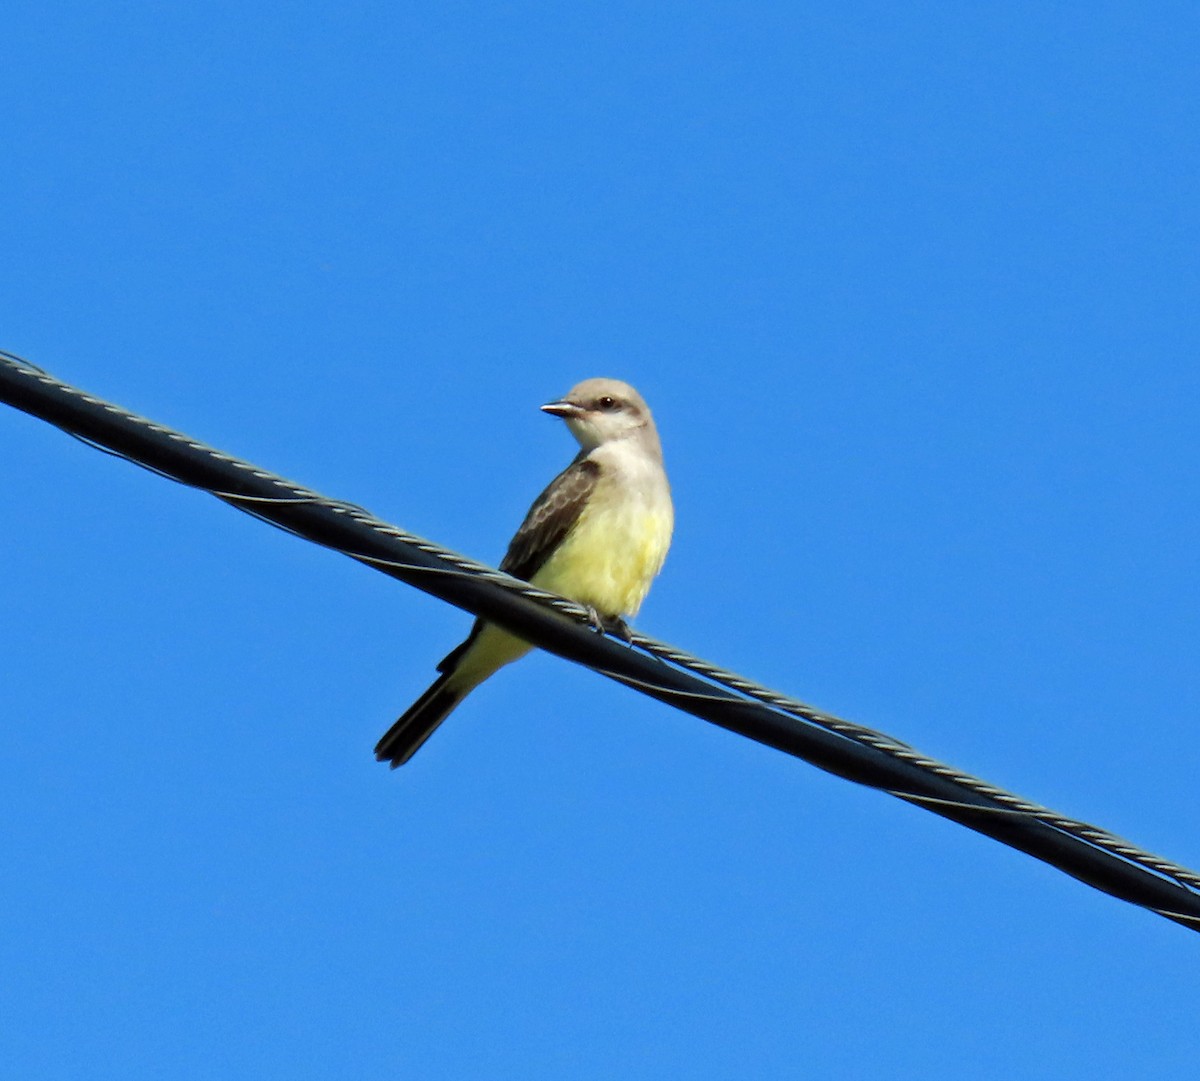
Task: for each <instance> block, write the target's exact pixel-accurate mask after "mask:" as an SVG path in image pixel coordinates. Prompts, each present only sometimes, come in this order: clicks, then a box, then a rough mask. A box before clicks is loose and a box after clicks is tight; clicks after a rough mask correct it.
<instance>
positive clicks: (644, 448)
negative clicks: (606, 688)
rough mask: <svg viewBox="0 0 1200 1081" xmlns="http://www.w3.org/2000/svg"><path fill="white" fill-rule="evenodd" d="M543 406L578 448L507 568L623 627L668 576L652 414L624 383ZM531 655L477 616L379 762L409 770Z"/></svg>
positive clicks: (669, 512) (597, 384)
mask: <svg viewBox="0 0 1200 1081" xmlns="http://www.w3.org/2000/svg"><path fill="white" fill-rule="evenodd" d="M541 408H542V411H543V412H545V413H548V414H550V415H551V416H554V417H559V418H561V419H562V420H563V421H564V422H565V423H566V426H567V428H568V429H569V430H570V432H571V434H572V435H573V436H574V437H575V439H576V440H577V441H578V443H579V453H578V454H577V455H576V456H575V458H574V460H573V461H572V462H571V464H570V465H568V466H567V468H566V469H564V470H563V471H562V472H561V473H559V474H558V476H557V477H555V478H554V480H552V481H551V482H550V484H549V485H548V486H547V487H546V489H545V491H543V492H542V494H541V495H539V496H538V497H537V499H535V500H534V502H533V505H532V506H531V507H530V508H529V512H528V514H526V515H525V520H524V521H523V522H522V523H521V527H520V528H519V529H518V530H517V532H516V534H515V535H514V536H513V538H512V541H511V542H510V543H509V546H508V550H507V552H506V553H505V556H504V559H503V560H502V561H501V563H500V569H501V570H502V571H505V572H507V573H508V574H511V575H512V576H513V577H515V578H522V579H524V580H525V581H527V582H529V583H530V584H531V585H533V586H536V587H537V588H538V589H541V590H544V591H546V592H547V593H557V594H559V595H560V596H563V597H567V598H568V599H570V600H573V601H576V602H578V603H579V604H581V605H584V606H585V607H587V608H588V609H589V612H590V614H591V616H592V622H593V624H594V625H595V626H597V628H598V629H601V630H605V629H616V630H618V631H625V630H626V625H625V623H624V620H625V618H626V617H628V618H632V617H633V616H635V615H637V612H638V610H639V609H640V608H641V605H642V601H644V600H645V598H646V594H647V592H648V591H649V589H650V584H651V582H652V581H653V580H654V578H655V576H656V575H657V574H658V572H659V571H660V570H661V569H662V565H663V561H664V560H665V559H666V557H667V549H668V548H669V547H670V544H671V534H672V531H673V529H674V524H675V512H674V506H673V504H672V502H671V488H670V485H669V484H668V482H667V474H666V470H665V469H664V467H663V457H662V445H661V443H660V442H659V438H658V430H657V428H655V425H654V418H653V417H652V416H651V414H650V409H649V407H648V406H647V405H646V403H645V401H644V400H643V399H642V396H641V395H640V394H638V392H637V391H636V390H634V389H633V387H631V386H630V385H629V384H628V383H623V382H621V381H620V380H618V379H586V380H584V381H583V382H582V383H579V384H578V385H577V386H575V387H573V388H572V389H571V390H570V391H569V392H568V393H567V394H566V395H565V396H564V397H562V398H560V399H558V400H557V401H552V402H547V403H546V404H545V405H543V406H542V407H541ZM532 648H533V647H532V646H531V645H530V644H529V643H528V642H526V641H524V640H523V639H521V638H519V637H517V636H516V635H514V634H512V633H510V632H509V631H506V630H504V629H503V628H502V627H499V626H497V625H496V624H495V623H489V622H487V621H486V620H484V619H482V618H481V619H477V620H476V621H475V624H474V626H473V627H472V628H471V633H470V634H469V635H468V636H467V638H466V640H465V641H464V642H462V643H461V644H460V645H459V646H458V647H457V648H456V649H454V650H452V651H451V652H450V653H449V654H448V655H447V656H446V657H445V658H444V659H443V660H442V662H441V663H440V664H439V665H438V666H437V671H438V673H439V675H438V677H437V679H436V680H434V682H433V684H432V685H431V686H430V687H429V689H428V690H427V691H426V692H425V693H424V694H423V695H421V697H420V698H418V699H417V700H416V702H414V703H413V704H412V705H411V706H410V707H409V708H408V709H407V710H406V711H405V712H404V713H403V714H402V715H401V717H400V718H399V720H397V721H396V723H395V724H393V725H392V727H391V728H389V729H388V730H387V732H386V733H385V734H384V736H383V738H382V739H380V741H379V743H378V744H377V745H376V747H375V758H376V759H377V760H378V761H380V762H388V763H390V764H391V767H392V769H396V768H397V767H398V766H402V765H404V763H405V762H407V761H408V760H409V759H410V758H412V756H413V755H414V754H416V752H417V751H418V750H419V749H420V747H421V745H422V744H423V743H424V742H425V741H426V740H427V739H428V738H429V737H430V735H432V734H433V732H434V730H435V729H436V728H437V727H438V725H440V724H441V723H442V721H444V720H445V719H446V717H447V716H449V715H450V713H451V712H452V711H453V710H454V708H455V707H456V706H458V705H459V703H460V702H462V700H463V699H464V698H465V697H466V696H467V695H468V694H469V693H470V692H471V691H472V690H474V689H475V688H476V687H477V686H479V684H481V683H482V682H483V681H484V680H485V679H487V678H488V677H489V676H491V675H492V674H493V673H495V672H496V671H498V670H499V669H500V668H502V667H504V665H506V664H509V663H511V662H512V661H515V660H517V659H519V658H520V657H523V656H524V655H525V654H526V653H528V652H529V651H530V649H532Z"/></svg>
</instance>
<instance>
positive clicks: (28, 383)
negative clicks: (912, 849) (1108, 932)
mask: <svg viewBox="0 0 1200 1081" xmlns="http://www.w3.org/2000/svg"><path fill="white" fill-rule="evenodd" d="M0 401H4V402H6V403H7V404H9V405H12V406H14V407H15V408H17V409H20V410H22V411H24V412H26V413H29V414H31V415H32V416H36V417H39V418H41V419H43V420H45V421H47V422H49V423H51V424H53V425H55V426H56V427H59V428H61V429H62V430H63V431H65V432H67V433H69V434H70V435H73V436H75V437H76V438H79V439H82V440H83V441H84V442H87V443H88V444H90V445H92V446H95V447H97V448H98V449H101V450H104V451H106V452H108V453H111V454H115V455H118V456H119V457H122V458H126V459H128V460H129V461H132V462H135V463H136V464H138V465H141V466H144V467H145V468H147V469H149V470H150V471H151V472H154V473H157V474H159V475H160V476H165V477H168V478H170V479H173V480H176V481H178V482H180V483H182V484H187V485H190V486H192V487H195V488H199V489H202V490H204V491H207V492H209V493H211V494H212V495H215V496H216V497H217V498H219V499H221V500H223V501H225V502H226V503H229V504H230V505H232V506H234V507H237V508H238V509H239V510H242V511H245V512H246V513H249V514H251V515H253V516H254V517H256V518H259V519H261V520H262V521H264V522H268V523H270V524H271V525H275V526H278V527H279V528H281V529H284V530H285V531H287V532H290V533H294V534H295V535H297V536H299V537H303V538H304V539H306V540H310V541H313V542H314V543H317V544H321V545H324V546H325V547H328V548H333V549H334V550H336V551H339V552H341V553H343V554H345V555H348V556H350V557H351V558H352V559H357V560H358V561H360V562H362V563H365V564H367V565H368V566H372V567H374V568H375V569H376V570H379V571H381V572H383V573H385V574H388V575H390V576H391V577H393V578H397V579H399V580H401V581H404V582H407V583H408V584H410V585H413V586H416V587H417V588H418V589H422V590H424V591H425V592H427V593H430V594H432V595H434V596H436V597H439V598H441V599H442V600H445V601H447V602H448V603H450V604H454V605H456V606H457V607H459V608H463V609H466V610H467V611H470V612H473V613H475V614H476V615H481V616H484V617H485V618H487V619H489V620H494V621H495V622H496V623H498V624H500V625H501V626H503V627H505V628H506V629H508V630H511V631H513V632H514V633H516V634H519V635H520V636H521V637H522V638H525V639H526V640H528V641H529V642H532V643H533V644H534V645H536V646H539V647H541V648H542V649H545V650H547V651H548V652H551V653H555V654H557V655H559V656H561V657H565V658H567V659H568V660H573V661H576V662H577V663H579V664H584V665H587V666H588V667H590V668H592V669H593V670H595V671H597V672H599V673H601V674H602V675H606V676H608V677H609V678H611V679H615V680H618V681H620V682H622V683H625V684H626V685H627V686H630V687H632V688H634V689H636V690H639V691H641V692H642V693H644V694H648V695H650V696H651V697H653V698H656V699H658V700H659V701H662V702H665V703H667V704H668V705H672V706H675V707H676V708H678V709H681V710H684V711H686V712H688V713H691V714H693V715H695V716H698V717H701V718H703V719H704V720H707V721H710V722H711V723H713V724H716V725H719V726H720V727H722V728H726V729H728V730H729V731H733V732H737V733H739V734H740V735H743V736H747V737H749V738H750V739H754V740H757V741H758V742H760V743H764V744H766V745H768V746H771V747H775V748H776V749H778V750H781V751H785V752H787V753H788V754H791V755H794V756H796V757H798V758H802V759H804V760H806V761H808V762H810V763H812V764H813V765H815V766H818V767H819V768H821V769H824V770H826V771H828V772H830V773H834V774H837V775H838V776H841V777H845V778H846V779H848V780H852V781H855V782H857V783H859V784H864V785H868V786H870V787H873V788H878V789H881V790H883V791H885V792H888V793H890V794H891V795H894V796H896V797H898V798H900V799H903V800H905V801H907V802H909V803H914V804H917V805H918V806H922V807H924V808H925V809H927V810H929V811H932V812H933V813H935V814H938V815H941V816H942V817H944V818H948V819H951V820H952V821H955V822H958V823H960V824H961V825H964V826H966V827H968V828H969V829H972V830H975V831H976V832H978V833H983V834H986V835H988V836H990V837H993V838H995V839H996V840H998V841H1001V842H1002V843H1004V844H1007V845H1010V846H1011V847H1013V848H1016V849H1019V850H1021V851H1023V852H1027V853H1029V854H1030V855H1032V856H1035V857H1036V858H1037V859H1040V860H1043V861H1044V862H1046V863H1049V864H1051V865H1052V866H1054V867H1057V868H1059V869H1060V870H1062V871H1064V872H1065V873H1067V874H1069V875H1071V876H1073V877H1075V878H1078V879H1079V880H1081V881H1083V882H1086V883H1087V884H1089V885H1091V886H1094V887H1095V888H1097V889H1100V890H1103V891H1104V892H1106V893H1109V894H1111V895H1113V896H1115V897H1118V898H1121V899H1122V900H1125V901H1128V902H1130V903H1131V904H1136V905H1140V906H1141V907H1143V908H1147V909H1149V910H1151V911H1153V912H1156V913H1158V914H1159V915H1161V916H1164V917H1165V918H1167V919H1170V920H1174V921H1175V922H1177V923H1180V924H1183V925H1184V926H1187V927H1191V928H1192V929H1193V930H1200V875H1197V874H1196V873H1195V872H1194V871H1190V870H1188V869H1187V868H1185V867H1181V866H1179V865H1178V864H1175V863H1172V862H1171V861H1169V860H1166V859H1163V858H1162V857H1159V856H1155V855H1153V854H1151V853H1148V852H1145V851H1143V850H1142V849H1140V848H1138V847H1137V846H1135V845H1133V844H1131V843H1130V842H1128V841H1124V840H1122V839H1121V838H1119V837H1115V836H1114V835H1112V834H1110V833H1108V832H1106V831H1104V830H1101V829H1098V828H1097V827H1095V826H1091V825H1088V824H1087V823H1084V822H1079V821H1077V820H1075V819H1072V818H1068V817H1066V816H1063V815H1059V814H1057V813H1056V812H1054V811H1051V810H1049V809H1048V808H1045V807H1040V806H1038V805H1037V804H1034V803H1030V802H1028V801H1026V800H1023V799H1021V798H1020V797H1018V796H1014V795H1012V794H1011V793H1008V792H1005V791H1004V790H1003V789H1000V788H997V787H995V786H993V785H990V784H988V783H987V782H985V781H981V780H979V779H978V778H976V777H972V776H971V775H970V774H966V773H963V772H961V771H959V770H956V769H954V768H953V767H950V766H947V765H945V764H944V763H940V762H937V761H936V760H934V759H931V758H928V757H926V756H924V755H922V754H920V752H918V751H916V750H914V749H913V748H911V747H908V746H907V745H906V744H903V743H901V742H899V741H898V740H895V739H893V738H891V737H890V736H886V735H884V734H882V733H879V732H875V731H873V730H872V729H869V728H865V727H863V726H861V725H857V724H853V723H852V722H850V721H845V720H843V719H841V718H838V717H834V716H832V715H831V714H827V713H822V712H820V711H818V710H815V709H813V708H812V707H811V706H808V705H805V704H804V703H802V702H798V701H796V700H795V699H792V698H789V697H787V696H786V695H781V694H778V693H777V692H774V691H771V690H768V689H767V688H765V687H761V686H759V685H758V684H755V683H753V682H751V681H750V680H747V679H745V678H744V677H741V676H738V675H736V674H735V673H732V672H727V671H725V670H724V669H721V668H719V667H717V666H715V665H712V664H709V663H708V662H706V661H702V660H699V659H698V658H695V657H693V656H691V655H690V654H687V653H685V652H683V651H682V650H677V649H675V648H674V647H671V646H668V645H666V644H665V643H661V642H657V641H655V640H654V639H651V638H648V637H646V636H645V635H641V634H637V633H634V634H633V636H632V644H633V645H635V646H636V647H638V649H640V650H642V651H644V652H638V650H635V649H631V648H630V647H629V645H627V644H625V643H624V642H618V641H616V640H614V639H611V638H607V637H605V636H603V635H600V634H597V633H596V632H595V631H594V630H592V629H591V628H590V627H589V626H588V625H587V612H586V611H585V610H584V609H582V608H581V607H580V606H579V605H577V604H574V603H573V602H571V601H567V600H565V599H563V598H561V597H554V596H551V595H549V594H546V593H542V592H541V591H539V590H536V589H534V588H533V587H531V586H529V585H528V584H527V583H525V582H520V581H518V580H516V579H513V578H510V577H509V576H508V575H505V574H501V573H500V572H499V571H496V570H493V569H491V568H489V567H486V566H484V565H483V564H480V563H476V562H474V561H473V560H470V559H467V558H466V557H464V556H460V555H458V554H456V553H454V552H450V551H449V550H447V549H445V548H442V547H441V546H439V545H436V544H433V543H432V542H430V541H427V540H424V539H422V538H420V537H417V536H415V535H414V534H411V533H408V532H406V531H404V530H401V529H398V528H397V527H396V526H392V525H389V524H388V523H386V522H382V521H380V520H379V519H377V518H375V517H373V516H372V515H371V514H370V513H369V512H367V511H365V510H363V509H362V508H361V507H357V506H355V505H354V504H350V503H343V502H339V501H336V500H330V499H327V498H325V497H324V496H321V495H319V494H318V493H316V492H312V491H310V490H308V489H306V488H303V487H301V486H299V485H296V484H293V483H292V482H290V481H286V480H284V479H283V478H282V477H279V476H276V475H275V474H273V473H270V472H267V471H266V470H263V469H259V468H258V467H256V466H253V465H251V464H250V463H248V462H244V461H241V460H239V459H237V458H233V457H231V456H229V455H227V454H224V453H222V452H220V451H217V450H214V449H213V448H211V447H207V446H205V445H204V444H202V443H198V442H196V441H195V440H192V439H189V438H188V437H187V436H185V435H182V434H181V433H179V432H176V431H174V430H172V429H170V428H166V427H164V426H162V425H159V424H156V423H154V422H153V421H150V420H147V419H145V418H143V417H138V416H136V415H134V414H132V413H129V412H128V411H126V410H124V409H122V408H120V407H119V406H116V405H113V404H112V403H110V402H106V401H104V400H103V399H100V398H95V397H93V396H91V395H88V394H86V393H85V392H83V391H81V390H79V389H78V388H76V387H72V386H70V385H69V384H66V383H62V382H60V381H59V380H57V379H55V378H53V377H52V376H50V375H48V374H47V373H46V372H44V371H42V370H41V369H39V368H36V367H35V366H33V365H30V364H28V362H26V361H23V360H21V358H19V357H16V356H14V355H13V354H10V353H5V352H3V351H2V350H0Z"/></svg>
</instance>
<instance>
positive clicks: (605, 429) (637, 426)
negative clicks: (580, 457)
mask: <svg viewBox="0 0 1200 1081" xmlns="http://www.w3.org/2000/svg"><path fill="white" fill-rule="evenodd" d="M542 411H543V412H546V413H550V414H551V415H553V416H556V417H562V419H563V420H565V421H566V422H567V427H568V428H570V429H571V434H572V435H573V436H574V437H575V438H576V439H578V440H579V444H580V446H582V447H583V449H584V450H591V449H592V448H593V447H598V446H600V444H601V443H609V442H612V441H613V440H614V439H626V438H629V437H630V436H633V435H636V434H637V433H638V432H641V431H643V430H645V429H650V431H653V429H654V422H653V421H652V420H651V418H650V410H649V408H648V407H647V405H646V403H645V402H644V401H642V396H641V395H640V394H639V393H638V392H637V391H636V390H634V389H633V387H631V386H630V385H629V384H628V383H622V382H621V381H620V380H619V379H585V380H584V381H583V382H582V383H580V384H579V385H578V386H575V387H572V388H571V390H570V392H569V393H568V394H567V395H566V397H565V398H560V399H559V400H558V401H556V402H547V403H546V404H545V405H543V406H542Z"/></svg>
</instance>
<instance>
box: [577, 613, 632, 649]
mask: <svg viewBox="0 0 1200 1081" xmlns="http://www.w3.org/2000/svg"><path fill="white" fill-rule="evenodd" d="M587 613H588V614H587V620H588V624H589V625H590V626H591V628H592V630H594V631H598V632H599V633H600V634H611V635H612V636H613V637H614V638H620V639H621V641H622V642H624V643H625V644H626V645H632V644H633V631H631V630H630V629H629V624H628V623H626V622H625V620H623V619H622V618H621V617H620V616H602V615H601V614H600V613H599V612H598V611H596V609H595V608H594V607H593V606H592V605H590V604H589V605H588V610H587Z"/></svg>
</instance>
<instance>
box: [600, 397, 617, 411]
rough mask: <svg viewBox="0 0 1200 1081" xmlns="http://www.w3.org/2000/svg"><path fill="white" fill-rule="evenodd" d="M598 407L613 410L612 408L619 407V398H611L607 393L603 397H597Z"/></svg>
mask: <svg viewBox="0 0 1200 1081" xmlns="http://www.w3.org/2000/svg"><path fill="white" fill-rule="evenodd" d="M596 407H597V408H598V409H603V410H605V411H606V412H611V411H612V410H614V409H616V408H617V400H616V398H610V397H609V396H608V395H607V394H606V395H605V396H604V397H603V398H597V399H596Z"/></svg>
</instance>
